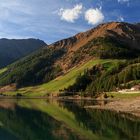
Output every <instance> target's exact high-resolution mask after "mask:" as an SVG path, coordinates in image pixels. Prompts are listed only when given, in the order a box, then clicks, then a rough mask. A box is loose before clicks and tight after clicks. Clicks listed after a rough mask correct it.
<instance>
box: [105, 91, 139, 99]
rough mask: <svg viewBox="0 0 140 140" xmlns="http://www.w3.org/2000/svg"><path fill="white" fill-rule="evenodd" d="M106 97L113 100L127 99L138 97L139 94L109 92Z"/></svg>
mask: <svg viewBox="0 0 140 140" xmlns="http://www.w3.org/2000/svg"><path fill="white" fill-rule="evenodd" d="M107 95H108V96H111V95H112V96H113V98H115V99H129V98H136V97H140V92H139V93H131V92H130V93H118V92H110V93H107Z"/></svg>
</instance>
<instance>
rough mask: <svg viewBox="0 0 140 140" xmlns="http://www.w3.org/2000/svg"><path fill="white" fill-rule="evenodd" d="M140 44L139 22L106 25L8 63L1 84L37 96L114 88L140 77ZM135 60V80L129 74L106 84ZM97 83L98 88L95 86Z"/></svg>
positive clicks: (91, 91) (0, 79)
mask: <svg viewBox="0 0 140 140" xmlns="http://www.w3.org/2000/svg"><path fill="white" fill-rule="evenodd" d="M139 46H140V29H139V27H138V26H137V25H135V24H129V23H119V22H111V23H106V24H102V25H99V26H98V27H96V28H94V29H91V30H89V31H87V32H84V33H80V34H77V35H75V36H73V37H71V38H68V39H64V40H60V41H58V42H56V43H53V44H51V45H49V46H48V47H44V48H42V49H40V50H39V51H37V52H35V53H33V54H31V55H29V56H27V57H25V58H23V59H21V60H20V61H17V62H16V63H14V64H12V65H10V66H8V67H7V68H6V69H5V70H4V71H2V72H1V73H0V86H5V85H9V84H13V83H14V84H16V85H17V88H22V89H20V90H19V91H20V92H21V93H26V94H28V93H31V92H32V93H34V95H46V94H47V93H48V92H58V91H59V90H64V91H66V92H70V91H75V92H76V91H81V90H82V91H86V92H87V91H88V90H90V93H94V92H95V93H96V92H103V91H111V90H114V89H116V88H117V87H118V86H119V87H121V85H122V84H125V83H126V82H130V81H132V80H137V81H138V80H139V70H138V69H137V67H138V65H139V59H138V57H139V56H140V47H139ZM108 59H109V60H108ZM124 60H125V61H124ZM131 63H133V65H136V67H135V68H134V75H135V76H132V77H133V79H131V78H127V76H128V75H129V74H128V75H127V74H126V75H127V76H126V77H125V78H127V80H126V81H125V80H122V81H121V80H120V79H119V78H118V80H119V82H118V81H117V80H116V81H115V80H114V81H115V84H114V85H112V84H109V87H108V86H107V85H106V83H107V82H105V81H106V80H112V79H113V78H114V77H113V76H112V74H113V75H115V76H116V77H118V76H120V75H123V74H120V75H119V73H121V72H122V71H123V70H125V69H128V71H130V69H133V68H131V65H132V64H131ZM137 63H138V64H137ZM127 67H128V68H127ZM87 69H88V70H87ZM87 73H90V75H88V74H87ZM136 73H137V74H136ZM80 74H81V75H80ZM116 77H115V78H116ZM93 79H94V80H93ZM81 81H82V82H83V83H82V82H81ZM85 81H86V82H87V83H86V82H85ZM102 81H104V82H103V83H104V84H102ZM120 81H121V82H120ZM75 82H76V83H75ZM84 82H85V83H86V84H87V85H86V84H85V83H84ZM124 82H125V83H124ZM98 83H100V84H98ZM94 84H96V86H97V87H96V88H93V87H94ZM37 85H38V86H37ZM28 86H30V87H28ZM32 86H33V87H32ZM23 87H28V88H23ZM77 87H78V88H77ZM31 95H32V94H31Z"/></svg>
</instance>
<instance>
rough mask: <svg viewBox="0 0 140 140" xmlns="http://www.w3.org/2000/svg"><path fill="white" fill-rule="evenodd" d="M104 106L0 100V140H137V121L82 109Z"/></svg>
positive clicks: (139, 124) (139, 127)
mask: <svg viewBox="0 0 140 140" xmlns="http://www.w3.org/2000/svg"><path fill="white" fill-rule="evenodd" d="M106 103H107V102H104V101H100V102H97V101H80V100H79V101H72V100H71V101H70V100H65V101H64V100H62V101H58V100H47V99H1V100H0V140H140V119H138V118H136V117H134V116H131V115H129V114H124V113H119V114H118V113H116V112H111V111H107V110H106V111H105V110H98V109H91V108H90V109H87V108H84V107H85V106H87V105H96V104H100V105H105V104H106Z"/></svg>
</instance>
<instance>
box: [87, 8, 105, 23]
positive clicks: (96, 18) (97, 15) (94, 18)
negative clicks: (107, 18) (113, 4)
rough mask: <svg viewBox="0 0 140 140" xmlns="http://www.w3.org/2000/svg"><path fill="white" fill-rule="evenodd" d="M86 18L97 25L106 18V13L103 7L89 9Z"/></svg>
mask: <svg viewBox="0 0 140 140" xmlns="http://www.w3.org/2000/svg"><path fill="white" fill-rule="evenodd" d="M85 20H87V21H88V23H89V24H92V25H96V24H99V23H101V22H103V20H104V15H103V13H102V11H101V8H99V9H98V8H96V9H88V10H87V11H86V12H85Z"/></svg>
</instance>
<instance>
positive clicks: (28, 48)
mask: <svg viewBox="0 0 140 140" xmlns="http://www.w3.org/2000/svg"><path fill="white" fill-rule="evenodd" d="M45 45H46V43H45V42H43V41H41V40H39V39H0V67H4V66H6V65H8V64H10V63H12V62H14V61H15V60H18V59H19V58H21V57H23V56H26V55H28V54H30V53H31V52H33V51H35V50H37V49H39V48H41V47H43V46H45Z"/></svg>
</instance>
